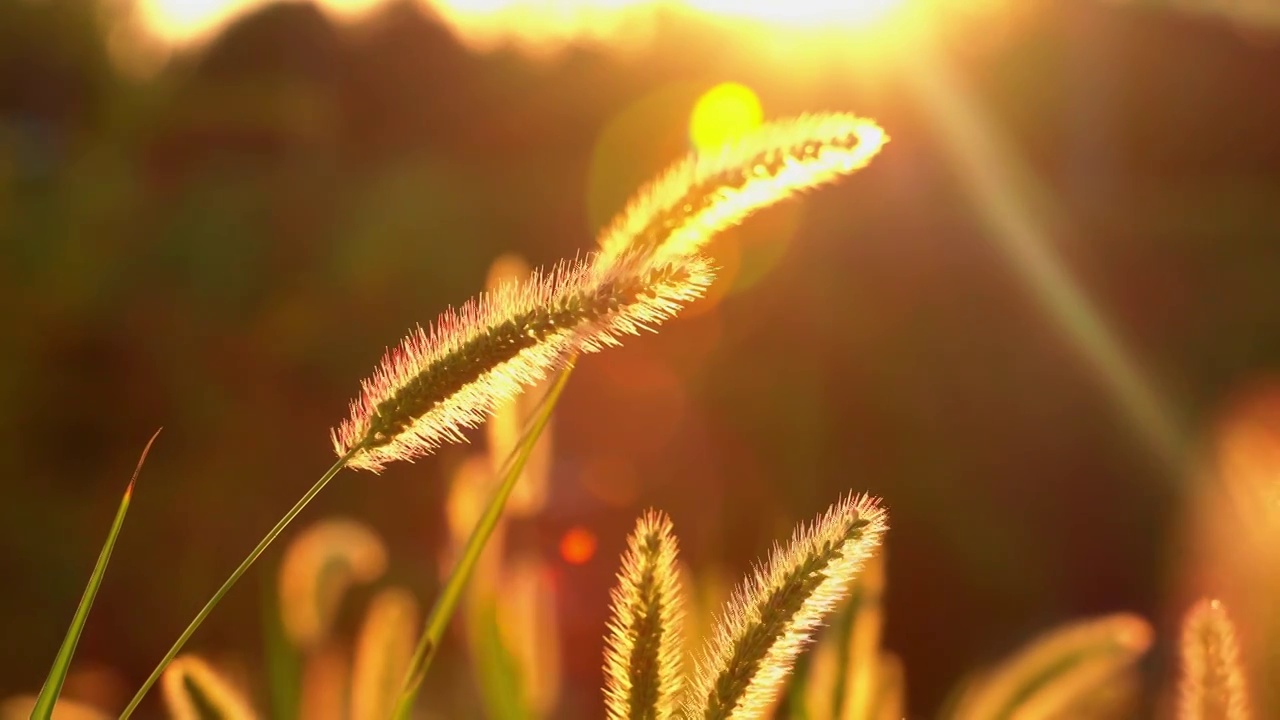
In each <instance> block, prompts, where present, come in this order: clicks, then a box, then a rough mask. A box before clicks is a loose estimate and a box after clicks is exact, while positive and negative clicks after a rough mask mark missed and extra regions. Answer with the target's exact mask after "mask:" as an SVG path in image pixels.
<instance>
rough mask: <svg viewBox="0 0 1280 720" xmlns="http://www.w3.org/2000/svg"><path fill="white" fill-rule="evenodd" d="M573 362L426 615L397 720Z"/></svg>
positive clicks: (532, 421)
mask: <svg viewBox="0 0 1280 720" xmlns="http://www.w3.org/2000/svg"><path fill="white" fill-rule="evenodd" d="M573 363H574V360H573V359H570V360H569V363H568V364H567V365H566V366H565V368H564V370H562V371H560V375H559V377H557V378H556V381H555V383H554V384H553V385H552V386H551V388H550V389H548V390H547V394H546V396H545V397H543V399H542V401H541V402H540V403H539V407H538V409H537V410H536V411H535V412H534V415H533V417H532V418H530V424H529V426H528V427H527V428H526V429H525V433H524V437H523V438H521V441H520V443H519V444H518V445H516V447H515V449H514V450H513V451H512V453H511V455H509V456H508V457H507V460H506V462H504V463H503V467H502V482H501V483H500V484H499V485H498V487H497V488H496V489H495V490H494V492H493V496H492V497H490V499H489V505H488V507H486V508H485V511H484V515H482V516H481V517H480V520H479V521H478V522H477V523H476V527H475V529H474V530H472V531H471V535H470V537H468V538H467V544H466V545H465V546H464V547H463V550H462V557H461V558H460V559H459V560H458V564H457V566H456V567H454V569H453V572H452V573H450V574H449V579H448V581H447V582H446V583H445V587H444V590H443V591H441V593H440V598H439V599H438V600H437V601H436V604H435V605H434V606H433V607H432V608H431V614H430V615H429V616H427V622H426V627H425V628H424V629H423V632H422V637H421V638H419V639H418V646H417V647H416V648H415V649H414V653H413V660H412V661H410V663H409V671H408V672H407V673H406V674H405V679H404V687H403V689H402V690H401V692H400V699H399V702H397V703H396V711H395V714H394V715H392V717H393V718H395V719H396V720H405V719H406V718H408V717H409V711H410V710H411V709H412V708H413V703H414V701H415V700H416V699H417V697H418V690H419V688H420V687H421V686H422V680H423V678H425V677H426V674H427V669H428V668H429V667H430V666H431V661H432V660H433V659H434V658H435V655H436V651H437V650H438V649H439V648H440V640H441V638H443V637H444V631H445V628H447V627H448V626H449V620H450V619H451V618H452V617H453V612H454V610H455V609H456V608H457V606H458V601H459V600H461V598H462V592H463V590H464V589H466V585H467V581H468V580H470V579H471V573H472V571H473V570H475V566H476V562H477V561H479V559H480V554H481V553H482V552H483V551H484V547H485V545H486V544H488V541H489V537H490V536H491V535H493V531H494V528H496V527H497V526H498V521H499V520H500V519H501V518H502V510H503V508H504V507H505V506H506V504H507V498H508V497H510V496H511V491H512V490H513V489H514V488H515V485H516V481H517V480H518V479H519V478H520V476H521V475H522V474H523V472H524V466H525V464H526V463H527V462H528V460H529V456H530V455H532V454H533V446H534V445H535V444H536V443H537V440H538V437H539V436H540V435H541V434H542V431H543V429H544V428H546V426H547V423H548V422H549V421H550V420H551V411H552V410H553V409H554V408H555V405H556V401H557V400H559V398H560V393H561V391H563V390H564V386H565V384H566V383H567V382H568V380H569V373H570V371H572V370H573Z"/></svg>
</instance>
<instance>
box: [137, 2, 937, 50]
mask: <svg viewBox="0 0 1280 720" xmlns="http://www.w3.org/2000/svg"><path fill="white" fill-rule="evenodd" d="M271 1H272V0H139V1H138V5H137V11H138V20H140V21H141V25H142V26H143V27H144V28H145V29H146V30H147V31H148V32H149V33H151V34H153V35H155V36H156V37H159V38H160V39H162V40H164V41H165V42H167V43H169V44H172V45H185V44H190V43H193V42H200V41H203V40H205V39H207V38H209V37H211V36H212V35H214V34H215V33H216V32H217V31H218V30H220V29H221V28H222V27H223V26H225V25H226V24H227V23H229V22H230V21H232V20H234V19H235V18H236V17H238V16H240V15H242V14H244V13H246V12H249V11H251V10H254V9H257V8H260V7H262V6H264V5H267V4H269V3H270V2H271ZM315 1H316V2H317V4H318V5H319V6H320V7H321V8H322V9H324V10H325V11H326V12H330V13H331V14H333V15H336V16H337V17H338V18H339V19H342V18H345V17H348V16H351V15H355V14H359V13H363V12H365V11H367V10H369V9H370V8H373V7H375V6H377V5H381V4H384V3H386V2H388V0H315ZM916 1H919V0H916ZM419 2H421V3H422V4H423V5H424V7H426V8H428V9H429V10H431V11H432V12H433V13H435V14H437V15H438V16H439V17H440V18H442V19H443V20H444V21H445V22H446V23H447V24H448V25H449V26H450V27H451V28H452V29H453V30H454V32H456V33H457V34H458V36H459V37H460V38H461V39H462V40H463V41H464V42H466V43H467V44H469V45H471V46H472V47H474V48H476V49H489V48H493V47H495V46H498V45H501V44H505V43H512V44H515V45H517V46H520V47H521V48H523V49H525V50H526V51H531V52H535V53H539V52H542V53H545V52H548V51H554V50H556V49H559V48H560V47H563V46H564V45H566V44H568V43H570V42H582V41H586V42H596V43H604V44H608V45H610V46H611V47H613V48H615V49H622V48H626V47H629V46H636V45H639V44H643V43H644V42H645V41H646V40H647V38H648V36H649V30H650V28H651V26H652V21H653V19H654V17H655V15H656V14H657V13H659V12H663V11H674V12H676V13H681V12H682V13H686V14H690V15H695V16H700V17H703V18H718V19H722V20H727V21H730V22H737V23H743V24H751V25H755V26H761V25H764V26H771V27H775V28H783V29H799V30H817V29H822V30H827V29H832V28H835V29H839V28H843V29H846V30H847V29H850V28H869V27H874V26H878V25H880V24H883V23H885V22H886V21H887V20H888V19H889V18H890V17H891V16H892V15H893V14H894V13H895V11H897V10H898V9H900V8H901V7H902V6H903V5H905V4H906V3H908V2H909V0H782V1H779V0H419Z"/></svg>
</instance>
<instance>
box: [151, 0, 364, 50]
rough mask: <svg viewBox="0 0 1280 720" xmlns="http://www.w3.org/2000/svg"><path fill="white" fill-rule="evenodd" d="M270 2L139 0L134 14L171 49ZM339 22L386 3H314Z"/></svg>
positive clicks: (204, 36) (328, 0) (329, 0)
mask: <svg viewBox="0 0 1280 720" xmlns="http://www.w3.org/2000/svg"><path fill="white" fill-rule="evenodd" d="M272 2H273V0H138V4H137V6H136V9H135V12H136V13H137V15H138V16H137V21H138V22H139V24H140V25H141V26H142V27H143V29H144V30H145V31H146V32H147V33H149V34H152V35H154V36H156V37H158V38H160V39H161V40H163V41H165V42H166V43H169V44H171V45H188V44H191V43H197V42H201V41H204V40H206V39H208V38H209V37H211V36H213V35H215V34H216V33H217V32H218V31H219V30H221V29H222V28H223V27H224V26H226V25H227V24H229V23H230V22H232V21H233V20H235V19H236V18H238V17H240V16H242V15H244V14H246V13H248V12H251V11H253V10H256V9H258V8H261V7H263V6H266V5H270V4H271V3H272ZM314 2H315V3H316V4H317V5H318V6H320V8H321V9H323V10H324V11H326V12H328V13H331V14H333V15H335V16H337V17H338V18H339V19H342V18H346V17H350V16H353V15H358V14H360V13H362V12H366V11H368V10H369V9H371V8H373V7H375V6H377V5H379V4H381V3H383V2H385V0H314Z"/></svg>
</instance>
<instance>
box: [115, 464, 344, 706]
mask: <svg viewBox="0 0 1280 720" xmlns="http://www.w3.org/2000/svg"><path fill="white" fill-rule="evenodd" d="M354 452H355V449H353V450H352V451H351V452H349V453H347V454H346V455H344V456H342V457H340V458H338V461H337V462H335V463H334V464H333V467H331V468H329V469H328V470H327V471H325V473H324V475H321V476H320V479H319V480H317V481H316V484H315V485H312V486H311V489H310V490H308V491H307V492H306V494H305V495H303V496H302V498H301V499H299V500H298V502H297V503H295V504H294V506H293V507H292V508H290V509H289V512H287V513H285V514H284V517H282V518H280V521H279V522H277V523H276V524H275V527H273V528H271V530H269V531H267V534H266V535H265V536H264V537H263V538H262V540H261V541H260V542H259V543H258V545H257V546H256V547H254V548H253V550H251V551H249V554H248V555H247V556H246V557H245V559H244V561H242V562H241V563H240V566H239V567H237V568H236V569H235V570H234V571H232V573H231V576H230V577H228V578H227V580H226V582H224V583H222V587H220V588H218V591H217V592H215V593H214V594H213V597H211V598H209V602H207V603H205V606H204V607H203V608H201V609H200V612H198V613H196V617H195V619H194V620H192V621H191V624H190V625H187V629H186V630H183V631H182V634H181V635H179V636H178V639H177V640H176V641H175V642H174V643H173V647H171V648H169V652H167V653H165V656H164V657H163V658H161V660H160V664H159V665H156V669H155V670H152V671H151V675H150V676H148V677H147V679H146V681H145V682H143V683H142V687H141V688H139V689H138V692H137V694H135V695H134V696H133V699H132V700H130V701H129V704H128V705H127V706H126V707H125V709H124V712H123V713H121V714H120V720H127V718H128V717H129V716H130V715H132V714H133V711H134V710H137V709H138V704H139V703H141V702H142V698H143V697H145V696H146V694H147V691H149V690H150V689H151V687H152V686H153V685H155V684H156V681H157V680H159V679H160V676H161V675H162V674H164V671H165V668H167V667H168V666H169V663H170V662H172V661H173V659H174V658H175V657H177V655H178V653H179V652H180V651H181V650H182V647H183V646H184V645H186V644H187V641H188V640H190V639H191V636H192V635H193V634H195V631H196V628H198V627H200V625H201V623H203V622H204V621H205V618H207V617H209V613H211V612H213V609H214V608H215V607H217V605H218V602H219V601H221V600H222V597H223V596H224V595H226V594H227V592H228V591H229V590H231V587H232V586H233V585H235V584H236V582H237V581H238V580H239V579H240V578H241V576H243V575H244V574H245V572H247V571H248V570H249V568H250V567H251V566H252V565H253V563H254V561H256V560H257V559H258V556H259V555H262V553H263V552H264V551H265V550H266V549H267V547H268V546H270V545H271V543H272V541H274V540H275V539H276V537H278V536H279V535H280V533H282V532H284V529H285V528H286V527H288V526H289V523H290V522H292V521H293V519H294V518H295V517H297V516H298V513H300V512H302V509H303V508H305V507H306V506H307V504H308V503H310V502H311V500H312V499H313V498H315V496H316V495H319V494H320V491H321V490H323V489H324V487H325V486H326V485H328V484H329V481H330V480H332V479H333V478H334V476H336V475H337V474H338V472H339V471H340V470H342V468H343V467H345V466H346V464H347V460H348V459H349V458H350V457H351V455H352V454H353V453H354Z"/></svg>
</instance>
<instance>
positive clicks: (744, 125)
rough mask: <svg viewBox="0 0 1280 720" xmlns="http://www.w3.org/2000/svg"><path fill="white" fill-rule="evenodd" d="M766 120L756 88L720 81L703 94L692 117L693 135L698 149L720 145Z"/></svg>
mask: <svg viewBox="0 0 1280 720" xmlns="http://www.w3.org/2000/svg"><path fill="white" fill-rule="evenodd" d="M763 120H764V110H763V109H762V108H761V107H760V98H758V97H756V94H755V92H754V91H753V90H752V89H751V88H749V87H747V86H746V85H742V84H740V83H735V82H726V83H720V84H719V85H716V86H715V87H713V88H711V89H710V90H708V91H706V92H705V93H703V94H702V97H700V98H698V102H697V103H696V104H695V105H694V106H693V114H692V116H691V117H690V118H689V139H690V140H691V141H692V142H693V146H694V147H695V148H697V149H698V150H710V149H713V148H718V147H720V146H721V145H723V144H724V143H725V142H727V141H729V140H732V139H733V138H735V137H738V136H739V135H742V134H743V133H745V132H748V131H751V130H754V129H756V128H757V127H759V126H760V123H761V122H762V121H763Z"/></svg>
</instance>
